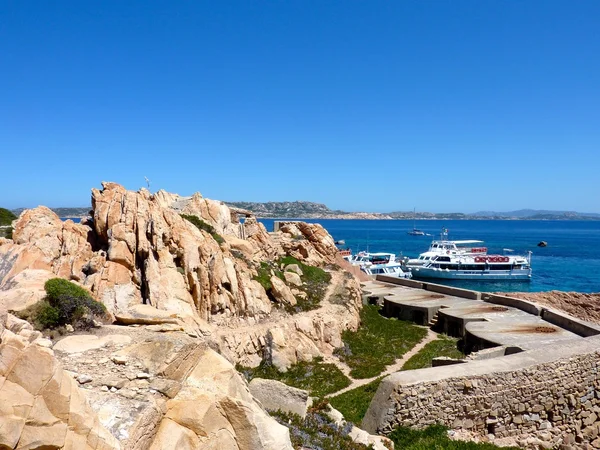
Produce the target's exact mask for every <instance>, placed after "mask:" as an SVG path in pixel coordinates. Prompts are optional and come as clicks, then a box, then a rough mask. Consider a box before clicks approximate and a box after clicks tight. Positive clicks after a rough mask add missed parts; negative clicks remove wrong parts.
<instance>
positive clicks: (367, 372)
mask: <svg viewBox="0 0 600 450" xmlns="http://www.w3.org/2000/svg"><path fill="white" fill-rule="evenodd" d="M360 319H361V326H360V328H359V329H358V331H355V332H354V331H349V330H345V331H344V332H343V333H342V340H343V341H344V346H343V347H341V348H338V349H336V351H335V352H336V354H337V355H338V356H339V358H340V359H341V360H342V361H344V362H345V363H346V364H348V366H350V368H351V369H352V371H351V372H350V375H351V376H352V377H353V378H370V377H374V376H377V375H379V374H380V373H381V372H383V371H384V370H385V366H388V365H390V364H393V363H394V361H396V359H398V358H400V357H402V355H404V354H405V353H406V352H407V351H409V350H410V349H411V348H413V347H414V346H415V345H416V344H418V343H419V342H420V341H421V340H423V338H424V337H425V335H426V334H427V330H426V329H425V328H423V327H419V326H417V325H414V324H412V323H410V322H406V321H402V320H397V319H387V318H385V317H383V316H382V315H380V314H379V308H378V307H377V306H376V305H365V306H364V307H363V309H362V311H361V313H360Z"/></svg>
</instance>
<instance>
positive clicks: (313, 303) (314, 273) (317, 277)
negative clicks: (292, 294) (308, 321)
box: [278, 256, 331, 312]
mask: <svg viewBox="0 0 600 450" xmlns="http://www.w3.org/2000/svg"><path fill="white" fill-rule="evenodd" d="M278 264H279V267H285V266H289V265H290V264H297V265H298V267H300V269H301V270H302V275H301V276H300V279H301V280H302V286H298V289H299V290H301V291H303V292H304V293H305V294H306V298H296V301H297V302H298V303H297V304H296V306H294V307H291V308H289V309H290V312H300V311H310V310H312V309H316V308H318V307H319V305H320V303H321V301H322V300H323V298H324V297H325V291H326V290H327V286H328V285H329V282H330V281H331V274H329V273H327V272H325V271H324V270H323V269H321V268H320V267H314V266H309V265H307V264H304V263H302V262H300V261H298V260H297V259H296V258H293V257H291V256H286V257H284V258H281V259H280V260H279V261H278Z"/></svg>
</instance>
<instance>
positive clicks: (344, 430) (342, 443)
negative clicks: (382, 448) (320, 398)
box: [271, 402, 373, 450]
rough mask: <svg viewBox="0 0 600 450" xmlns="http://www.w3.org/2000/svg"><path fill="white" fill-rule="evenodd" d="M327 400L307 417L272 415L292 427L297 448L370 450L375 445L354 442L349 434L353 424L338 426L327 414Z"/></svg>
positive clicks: (288, 414)
mask: <svg viewBox="0 0 600 450" xmlns="http://www.w3.org/2000/svg"><path fill="white" fill-rule="evenodd" d="M328 408H329V406H328V405H327V402H318V403H317V404H315V405H314V406H313V407H312V408H310V409H309V411H308V413H307V414H306V418H304V419H302V418H301V417H300V416H299V415H297V414H290V413H284V412H282V411H276V412H273V413H271V415H272V416H273V417H274V418H275V420H277V421H278V422H279V423H280V424H282V425H284V426H286V427H288V428H289V429H290V439H291V441H292V446H293V447H294V448H295V449H311V448H314V449H321V450H368V449H372V448H373V447H370V446H367V445H365V444H359V443H357V442H354V441H353V440H352V438H351V437H350V436H349V433H350V430H351V429H352V425H351V424H346V425H345V426H343V427H339V426H337V425H336V424H335V423H334V422H333V421H332V420H331V419H330V418H329V417H328V416H327V414H326V410H327V409H328Z"/></svg>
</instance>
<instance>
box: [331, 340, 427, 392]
mask: <svg viewBox="0 0 600 450" xmlns="http://www.w3.org/2000/svg"><path fill="white" fill-rule="evenodd" d="M437 337H438V335H437V334H436V333H434V332H433V331H431V330H430V329H427V335H426V336H425V338H424V339H423V340H422V341H421V342H419V343H418V344H417V345H415V346H414V347H413V348H412V349H410V350H409V351H408V352H406V353H405V354H404V355H403V356H402V358H400V359H397V360H396V362H395V363H394V364H392V365H391V366H387V367H386V369H385V371H383V372H381V373H380V374H379V375H377V376H375V377H372V378H362V379H360V380H355V379H353V378H352V377H351V376H350V368H349V367H348V366H347V365H346V364H344V363H343V362H341V361H340V360H339V359H338V358H336V357H335V356H331V357H328V358H324V361H325V362H328V363H332V364H335V365H336V366H337V367H338V369H340V370H341V371H342V372H344V375H346V376H347V377H348V378H350V380H352V383H351V384H350V386H348V387H346V388H344V389H341V390H339V391H337V392H332V393H331V394H328V395H326V397H334V396H336V395H339V394H343V393H344V392H347V391H351V390H352V389H355V388H357V387H360V386H364V385H365V384H369V383H370V382H371V381H373V380H376V379H377V378H379V377H384V376H387V375H390V374H392V373H394V372H398V371H399V370H400V369H402V366H403V365H404V363H405V362H406V361H408V359H409V358H410V357H411V356H413V355H414V354H416V353H418V352H419V351H421V349H422V348H423V347H425V345H426V344H427V343H428V342H431V341H434V340H436V339H437Z"/></svg>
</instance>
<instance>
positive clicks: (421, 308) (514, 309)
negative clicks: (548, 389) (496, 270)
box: [362, 276, 600, 352]
mask: <svg viewBox="0 0 600 450" xmlns="http://www.w3.org/2000/svg"><path fill="white" fill-rule="evenodd" d="M362 286H363V301H364V302H365V303H377V304H380V305H382V306H383V314H384V315H385V316H387V317H395V318H398V319H401V320H408V321H412V322H415V323H417V324H419V325H428V326H431V327H432V328H433V329H434V330H435V331H439V332H443V333H446V334H448V335H450V336H455V337H460V338H463V340H464V344H465V350H466V351H467V352H475V351H479V350H482V349H487V348H492V347H499V346H505V347H510V348H511V349H512V350H511V352H515V351H517V352H518V351H523V350H531V349H534V348H538V347H541V346H544V345H548V344H552V343H559V342H564V341H567V340H573V339H583V337H584V336H590V335H595V334H600V327H598V326H596V325H594V324H589V323H585V322H582V321H579V320H577V319H574V318H572V317H570V316H568V315H567V314H564V313H561V312H558V311H555V310H551V309H545V308H540V307H538V306H537V305H535V304H532V303H530V302H524V301H520V300H518V299H513V298H511V297H505V296H501V295H492V294H486V293H481V292H476V291H469V290H463V289H457V288H451V287H448V286H442V285H435V284H432V283H421V282H415V281H412V280H403V279H398V278H394V277H386V276H378V277H377V281H369V282H365V283H363V285H362ZM545 317H546V318H549V319H551V321H548V320H544V318H545Z"/></svg>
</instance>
